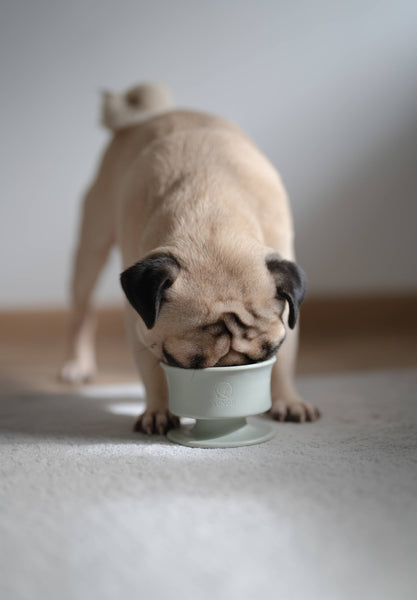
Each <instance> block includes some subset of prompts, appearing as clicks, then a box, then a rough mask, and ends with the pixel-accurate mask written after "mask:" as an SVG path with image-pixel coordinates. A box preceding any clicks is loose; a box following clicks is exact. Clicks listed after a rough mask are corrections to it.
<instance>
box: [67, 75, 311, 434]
mask: <svg viewBox="0 0 417 600" xmlns="http://www.w3.org/2000/svg"><path fill="white" fill-rule="evenodd" d="M102 122H103V124H104V125H105V126H106V127H107V128H108V129H110V130H111V132H112V137H111V140H110V143H109V145H108V147H107V149H106V151H105V153H104V156H103V158H102V160H101V163H100V165H99V168H98V173H97V175H96V177H95V179H94V181H93V183H92V185H91V187H90V188H89V190H88V192H87V193H86V196H85V199H84V204H83V211H82V220H81V228H80V234H79V241H78V246H77V250H76V254H75V260H74V267H73V276H72V285H71V306H72V308H71V319H70V333H69V339H68V356H67V360H66V361H65V364H64V365H63V367H62V369H61V372H60V375H61V378H62V379H63V380H65V381H70V382H78V383H79V382H84V381H86V380H90V379H91V378H92V377H93V376H94V374H95V372H96V360H95V353H94V332H95V323H94V315H93V311H92V303H91V294H92V291H93V288H94V285H95V283H96V281H97V278H98V275H99V273H100V271H101V269H102V268H103V266H104V264H105V262H106V259H107V257H108V255H109V252H110V250H111V248H112V247H113V246H114V245H115V244H117V246H118V248H119V249H120V252H121V258H122V269H123V272H122V273H121V277H120V282H121V287H122V289H123V291H124V294H125V297H126V302H125V318H126V329H127V335H128V338H129V340H130V345H131V348H132V351H133V356H134V359H135V363H136V365H137V368H138V371H139V374H140V376H141V379H142V381H143V383H144V385H145V388H146V402H147V404H146V409H145V411H144V413H143V414H141V415H140V416H139V418H138V420H137V422H136V425H135V429H136V430H138V431H143V432H145V433H147V434H153V433H158V434H165V433H166V431H167V430H168V429H169V428H171V427H176V426H178V425H179V421H178V418H177V417H176V416H174V415H172V414H171V413H170V411H169V409H168V388H167V382H166V378H165V375H164V372H163V369H162V367H161V365H160V363H161V362H163V363H167V364H169V365H174V366H176V367H180V368H183V369H203V368H207V367H213V366H230V365H244V364H249V363H254V362H258V361H263V360H266V359H268V358H271V357H272V356H274V355H275V354H277V353H278V356H277V361H276V363H275V365H274V367H273V371H272V378H271V396H272V408H271V410H270V415H271V417H272V418H273V419H276V420H278V421H295V422H300V423H301V422H305V421H314V420H315V419H317V418H318V417H319V416H320V413H319V411H318V409H317V408H315V407H314V406H312V405H311V404H310V403H308V402H305V401H303V400H302V399H301V398H300V396H299V395H298V393H297V391H296V389H295V387H294V368H295V359H296V351H297V331H298V326H297V321H298V315H299V309H300V304H301V302H302V300H303V298H304V294H305V289H306V278H305V275H304V272H303V271H302V269H301V268H300V267H299V266H298V265H297V264H296V263H295V258H294V240H293V238H294V235H293V226H292V218H291V212H290V207H289V202H288V198H287V194H286V191H285V189H284V186H283V184H282V181H281V179H280V176H279V175H278V173H277V171H276V170H275V168H274V167H273V166H272V164H271V163H270V162H269V161H268V160H267V158H266V157H265V156H264V155H263V154H262V153H261V152H260V151H259V150H258V148H257V147H256V146H255V145H254V143H253V142H252V141H251V140H250V139H249V138H248V137H247V136H246V135H245V134H244V133H243V132H242V131H241V130H240V129H239V128H238V127H237V126H235V125H234V124H232V123H230V122H228V121H227V120H224V119H222V118H219V117H217V116H213V115H209V114H204V113H201V112H195V111H189V110H174V109H172V108H171V95H170V93H169V91H168V90H167V89H166V88H165V87H164V86H163V85H161V84H156V83H148V84H142V85H138V86H135V87H133V88H131V89H129V90H127V91H126V92H124V93H120V94H116V93H109V92H106V93H104V96H103V108H102Z"/></svg>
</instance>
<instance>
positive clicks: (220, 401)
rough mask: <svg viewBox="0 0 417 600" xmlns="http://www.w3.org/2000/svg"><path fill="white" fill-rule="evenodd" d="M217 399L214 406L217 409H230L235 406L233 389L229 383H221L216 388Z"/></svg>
mask: <svg viewBox="0 0 417 600" xmlns="http://www.w3.org/2000/svg"><path fill="white" fill-rule="evenodd" d="M214 392H215V394H216V397H215V398H213V404H214V406H216V407H217V408H230V407H232V406H233V387H232V384H231V383H229V382H228V381H219V382H218V383H216V385H215V387H214Z"/></svg>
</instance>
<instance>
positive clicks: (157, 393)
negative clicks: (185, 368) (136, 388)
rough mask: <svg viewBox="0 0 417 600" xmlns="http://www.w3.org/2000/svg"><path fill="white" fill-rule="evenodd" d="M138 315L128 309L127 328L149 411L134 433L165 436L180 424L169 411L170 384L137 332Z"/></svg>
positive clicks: (142, 417)
mask: <svg viewBox="0 0 417 600" xmlns="http://www.w3.org/2000/svg"><path fill="white" fill-rule="evenodd" d="M136 320H137V317H136V316H135V313H134V311H133V310H132V309H131V307H130V306H128V307H127V309H126V327H127V334H128V339H129V342H130V346H131V349H132V352H133V358H134V361H135V364H136V368H137V369H138V372H139V375H140V377H141V379H142V382H143V384H144V386H145V390H146V409H145V411H144V412H143V413H142V414H141V415H139V417H138V419H137V421H136V423H135V425H134V431H142V432H144V433H147V434H148V435H151V434H153V433H159V434H160V435H164V434H165V433H166V432H167V431H168V429H171V428H172V427H178V426H179V424H180V421H179V419H178V417H176V416H175V415H173V414H172V413H171V412H170V411H169V409H168V384H167V381H166V377H165V373H164V371H163V369H162V367H161V365H160V364H159V360H158V358H157V357H156V356H154V355H153V354H152V352H150V350H148V348H147V347H146V346H145V345H144V344H143V343H142V342H141V341H140V339H139V337H138V334H137V332H136Z"/></svg>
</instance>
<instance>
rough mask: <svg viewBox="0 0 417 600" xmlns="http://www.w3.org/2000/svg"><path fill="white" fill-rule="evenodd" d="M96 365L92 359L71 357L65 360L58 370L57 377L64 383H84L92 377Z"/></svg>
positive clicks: (95, 370) (94, 373)
mask: <svg viewBox="0 0 417 600" xmlns="http://www.w3.org/2000/svg"><path fill="white" fill-rule="evenodd" d="M96 372H97V367H96V365H95V362H94V361H93V360H79V359H73V360H69V361H67V362H66V363H65V364H64V365H63V366H62V368H61V370H60V372H59V375H58V376H59V379H60V380H61V381H65V382H66V383H85V382H87V381H91V380H92V379H94V376H95V375H96Z"/></svg>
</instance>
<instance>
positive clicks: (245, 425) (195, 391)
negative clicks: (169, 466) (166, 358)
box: [161, 357, 276, 448]
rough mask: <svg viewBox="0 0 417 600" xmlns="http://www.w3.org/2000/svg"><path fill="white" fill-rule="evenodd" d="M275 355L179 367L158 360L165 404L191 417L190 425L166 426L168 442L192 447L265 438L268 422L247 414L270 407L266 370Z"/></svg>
mask: <svg viewBox="0 0 417 600" xmlns="http://www.w3.org/2000/svg"><path fill="white" fill-rule="evenodd" d="M275 360H276V359H275V357H274V358H271V359H269V360H266V361H264V362H260V363H253V364H249V365H239V366H234V367H210V368H208V369H181V368H179V367H171V366H169V365H166V364H164V363H161V365H162V368H163V369H164V371H165V374H166V377H167V381H168V388H169V409H170V411H171V412H172V413H173V414H174V415H177V416H179V417H190V418H192V419H196V423H195V425H194V426H192V427H191V428H190V427H189V426H184V425H182V426H181V427H180V428H178V429H171V430H170V431H169V432H168V434H167V437H168V439H169V440H171V441H172V442H176V443H177V444H182V445H184V446H191V447H195V448H231V447H235V446H249V445H252V444H260V443H261V442H266V441H267V440H270V439H271V438H272V437H273V436H274V433H275V429H274V426H273V425H272V424H271V423H268V422H267V421H264V420H261V419H259V420H251V421H250V422H248V421H247V417H249V416H251V415H257V414H259V413H263V412H265V411H267V410H269V409H270V408H271V371H272V367H273V365H274V362H275Z"/></svg>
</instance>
